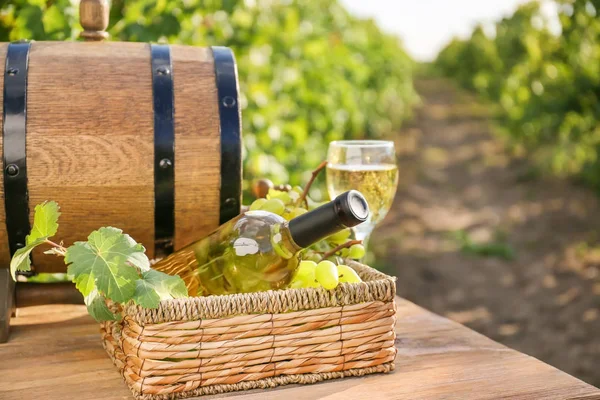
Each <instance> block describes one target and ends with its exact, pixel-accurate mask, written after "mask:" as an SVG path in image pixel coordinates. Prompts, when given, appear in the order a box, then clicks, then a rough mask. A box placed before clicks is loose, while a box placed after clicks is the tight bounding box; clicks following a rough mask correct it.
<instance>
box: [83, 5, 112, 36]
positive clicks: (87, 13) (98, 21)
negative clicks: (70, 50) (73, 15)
mask: <svg viewBox="0 0 600 400" xmlns="http://www.w3.org/2000/svg"><path fill="white" fill-rule="evenodd" d="M108 2H109V0H81V2H80V3H79V22H80V23H81V26H82V27H83V32H81V33H80V34H79V37H80V38H82V39H83V40H86V41H102V40H105V39H108V32H106V28H107V27H108V16H109V10H110V5H109V3H108Z"/></svg>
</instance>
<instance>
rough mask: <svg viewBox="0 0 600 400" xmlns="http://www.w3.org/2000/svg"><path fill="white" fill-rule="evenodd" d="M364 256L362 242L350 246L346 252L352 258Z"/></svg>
mask: <svg viewBox="0 0 600 400" xmlns="http://www.w3.org/2000/svg"><path fill="white" fill-rule="evenodd" d="M364 256H365V246H363V245H362V244H355V245H352V246H351V247H350V251H349V252H348V257H350V258H352V259H353V260H360V259H361V258H363V257H364Z"/></svg>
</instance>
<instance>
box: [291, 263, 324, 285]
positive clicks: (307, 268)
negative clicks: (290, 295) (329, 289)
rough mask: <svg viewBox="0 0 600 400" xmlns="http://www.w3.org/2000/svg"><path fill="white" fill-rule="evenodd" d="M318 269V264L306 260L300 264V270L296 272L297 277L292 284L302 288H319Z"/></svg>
mask: <svg viewBox="0 0 600 400" xmlns="http://www.w3.org/2000/svg"><path fill="white" fill-rule="evenodd" d="M316 268H317V263H316V262H314V261H309V260H304V261H301V262H300V265H298V269H297V270H296V275H295V276H294V279H293V280H292V283H296V285H301V286H300V287H306V288H308V287H317V286H318V285H317V282H316V281H315V270H316Z"/></svg>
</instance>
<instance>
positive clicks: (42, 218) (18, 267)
mask: <svg viewBox="0 0 600 400" xmlns="http://www.w3.org/2000/svg"><path fill="white" fill-rule="evenodd" d="M59 216H60V212H59V208H58V204H57V203H56V202H54V201H48V202H44V203H42V204H38V205H37V206H35V216H34V219H33V228H32V229H31V233H30V234H29V235H27V237H26V238H25V242H26V244H25V246H24V247H22V248H20V249H18V250H17V251H16V252H15V254H14V255H13V258H12V259H11V260H10V274H11V275H12V278H13V280H15V274H16V272H17V271H31V259H30V257H29V255H30V254H31V252H32V251H33V249H34V248H36V247H37V246H39V245H40V244H42V243H45V242H46V240H47V239H48V238H50V237H52V236H54V235H55V234H56V230H57V229H58V217H59Z"/></svg>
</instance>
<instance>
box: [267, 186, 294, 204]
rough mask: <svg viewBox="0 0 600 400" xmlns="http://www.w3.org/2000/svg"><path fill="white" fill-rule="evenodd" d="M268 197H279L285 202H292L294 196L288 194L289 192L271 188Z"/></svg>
mask: <svg viewBox="0 0 600 400" xmlns="http://www.w3.org/2000/svg"><path fill="white" fill-rule="evenodd" d="M267 199H269V200H271V199H279V200H281V201H283V204H290V203H291V202H292V198H291V197H290V195H289V194H288V192H282V191H281V190H275V189H271V190H269V194H267Z"/></svg>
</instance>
